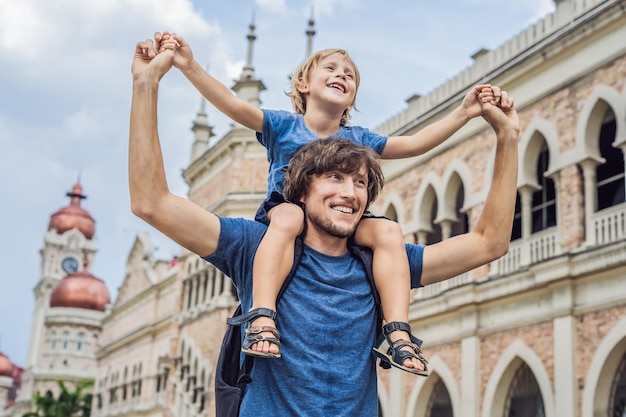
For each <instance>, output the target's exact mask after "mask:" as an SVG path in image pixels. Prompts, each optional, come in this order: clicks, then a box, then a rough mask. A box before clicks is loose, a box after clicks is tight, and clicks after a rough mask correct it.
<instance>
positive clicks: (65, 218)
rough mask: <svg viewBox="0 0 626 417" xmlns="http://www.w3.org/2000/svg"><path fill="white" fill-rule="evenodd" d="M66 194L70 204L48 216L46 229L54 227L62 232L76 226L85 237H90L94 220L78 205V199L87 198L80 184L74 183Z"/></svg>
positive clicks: (94, 226)
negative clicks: (48, 220) (70, 190)
mask: <svg viewBox="0 0 626 417" xmlns="http://www.w3.org/2000/svg"><path fill="white" fill-rule="evenodd" d="M67 196H68V197H70V205H69V206H67V207H63V208H62V209H60V210H59V211H57V212H56V213H54V214H53V215H52V216H50V223H49V224H48V230H50V229H56V230H57V232H58V233H59V234H63V233H65V232H67V231H68V230H72V229H74V228H77V229H78V230H79V231H80V232H81V233H82V234H83V235H85V237H86V238H87V239H91V238H92V237H93V235H94V233H95V230H96V221H95V220H94V219H93V217H91V214H89V212H88V211H87V210H85V209H83V208H82V207H81V206H80V200H82V199H83V198H87V197H86V196H84V195H83V187H82V186H81V185H80V184H76V185H74V188H73V189H72V192H71V193H67Z"/></svg>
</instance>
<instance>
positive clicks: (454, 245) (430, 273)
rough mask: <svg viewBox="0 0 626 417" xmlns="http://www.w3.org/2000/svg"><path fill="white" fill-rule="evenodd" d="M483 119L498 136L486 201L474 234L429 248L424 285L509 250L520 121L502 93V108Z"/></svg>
mask: <svg viewBox="0 0 626 417" xmlns="http://www.w3.org/2000/svg"><path fill="white" fill-rule="evenodd" d="M483 117H484V118H485V120H486V121H487V122H488V123H489V124H490V125H491V127H492V128H493V130H494V131H495V133H496V157H495V163H494V169H493V178H492V181H491V186H490V188H489V193H488V195H487V200H486V201H485V205H484V207H483V210H482V213H481V214H480V217H479V218H478V221H477V223H476V226H475V227H474V228H473V230H472V231H470V232H469V233H465V234H463V235H458V236H454V237H452V238H450V239H446V240H444V241H442V242H439V243H436V244H434V245H429V246H426V248H425V249H424V262H423V270H422V271H423V272H422V279H421V283H422V285H427V284H433V283H435V282H439V281H443V280H445V279H449V278H452V277H454V276H457V275H459V274H462V273H464V272H467V271H470V270H472V269H474V268H476V267H478V266H481V265H484V264H487V263H489V262H492V261H494V260H495V259H498V258H499V257H501V256H503V255H505V254H506V253H507V251H508V249H509V243H510V239H511V229H512V227H513V215H514V211H515V197H516V193H517V165H518V143H519V132H520V126H519V118H518V116H517V112H516V111H515V109H514V108H513V102H512V99H510V98H509V97H508V95H507V94H506V92H502V97H501V103H500V107H498V106H494V105H491V104H488V103H487V104H484V105H483Z"/></svg>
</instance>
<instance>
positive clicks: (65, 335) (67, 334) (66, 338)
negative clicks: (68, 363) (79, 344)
mask: <svg viewBox="0 0 626 417" xmlns="http://www.w3.org/2000/svg"><path fill="white" fill-rule="evenodd" d="M61 343H63V344H62V347H63V349H67V346H68V345H69V344H70V332H68V331H65V332H63V340H62V342H61Z"/></svg>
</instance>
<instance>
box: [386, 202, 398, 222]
mask: <svg viewBox="0 0 626 417" xmlns="http://www.w3.org/2000/svg"><path fill="white" fill-rule="evenodd" d="M385 217H386V218H388V219H389V220H393V221H394V222H397V221H398V212H397V211H396V208H395V207H394V206H393V205H389V208H387V211H386V212H385Z"/></svg>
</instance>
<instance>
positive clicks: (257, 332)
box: [226, 308, 281, 358]
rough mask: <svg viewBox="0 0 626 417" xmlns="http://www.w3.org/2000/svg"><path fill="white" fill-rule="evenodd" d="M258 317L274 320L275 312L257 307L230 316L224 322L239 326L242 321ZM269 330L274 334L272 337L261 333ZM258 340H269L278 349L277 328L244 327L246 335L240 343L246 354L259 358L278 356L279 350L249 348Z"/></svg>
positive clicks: (249, 320)
mask: <svg viewBox="0 0 626 417" xmlns="http://www.w3.org/2000/svg"><path fill="white" fill-rule="evenodd" d="M258 317H269V318H270V319H272V320H274V321H276V312H275V311H274V310H270V309H269V308H257V309H256V310H252V311H249V312H247V313H245V314H241V315H239V316H237V317H231V318H229V319H228V320H227V321H226V322H227V323H228V324H230V325H233V326H240V325H242V324H244V323H248V322H251V321H254V320H255V319H257V318H258ZM264 332H269V333H272V334H273V335H274V337H268V336H263V335H261V333H264ZM259 342H270V343H273V344H275V345H276V346H278V348H279V349H280V335H279V334H278V330H276V327H273V326H250V327H248V328H247V329H246V337H245V338H244V339H243V342H242V343H241V351H242V352H243V353H245V354H246V355H250V356H258V357H261V358H280V356H281V355H280V352H278V353H271V352H259V351H257V350H254V349H250V347H251V346H252V345H254V344H255V343H259Z"/></svg>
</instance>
